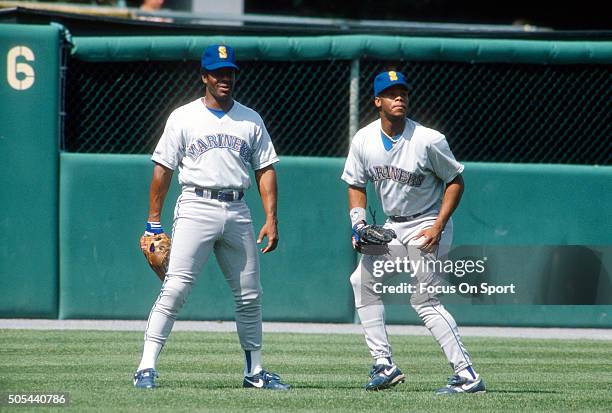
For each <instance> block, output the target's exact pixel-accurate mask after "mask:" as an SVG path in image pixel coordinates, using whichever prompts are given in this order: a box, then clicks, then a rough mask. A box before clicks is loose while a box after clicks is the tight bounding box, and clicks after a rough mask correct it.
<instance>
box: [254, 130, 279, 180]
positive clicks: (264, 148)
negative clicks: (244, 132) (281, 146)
mask: <svg viewBox="0 0 612 413" xmlns="http://www.w3.org/2000/svg"><path fill="white" fill-rule="evenodd" d="M276 162H278V156H277V155H276V151H275V150H274V145H273V144H272V139H271V138H270V134H269V133H268V130H267V129H266V125H265V124H264V123H263V120H261V122H258V123H257V124H256V125H255V142H254V145H253V153H252V154H251V165H252V167H253V170H255V171H257V170H259V169H263V168H265V167H266V166H269V165H272V164H274V163H276Z"/></svg>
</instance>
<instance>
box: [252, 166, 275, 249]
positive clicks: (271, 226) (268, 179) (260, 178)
mask: <svg viewBox="0 0 612 413" xmlns="http://www.w3.org/2000/svg"><path fill="white" fill-rule="evenodd" d="M255 180H256V181H257V188H258V189H259V195H260V196H261V203H262V205H263V208H264V211H265V213H266V222H265V224H264V225H263V227H262V228H261V231H259V237H258V238H257V243H258V244H259V243H261V242H262V241H263V239H264V238H265V237H267V238H268V245H267V246H266V247H264V248H262V249H261V251H262V252H263V253H264V254H265V253H267V252H271V251H274V249H276V246H277V245H278V224H277V218H276V204H277V197H278V188H277V184H276V171H275V170H274V166H272V165H270V166H267V167H265V168H262V169H259V170H257V171H255Z"/></svg>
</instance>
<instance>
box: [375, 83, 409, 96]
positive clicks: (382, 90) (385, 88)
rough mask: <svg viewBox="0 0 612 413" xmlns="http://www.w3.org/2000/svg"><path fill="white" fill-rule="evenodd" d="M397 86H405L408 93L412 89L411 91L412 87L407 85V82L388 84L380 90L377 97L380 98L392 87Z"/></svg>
mask: <svg viewBox="0 0 612 413" xmlns="http://www.w3.org/2000/svg"><path fill="white" fill-rule="evenodd" d="M397 85H400V86H404V87H405V88H406V90H407V91H410V89H411V88H410V85H409V84H408V83H406V82H394V83H390V84H388V85H387V86H385V87H383V88H382V89H380V90H379V91H377V92H376V94H375V95H376V96H379V95H380V94H381V93H382V92H384V91H385V90H387V89H389V88H390V87H393V86H397Z"/></svg>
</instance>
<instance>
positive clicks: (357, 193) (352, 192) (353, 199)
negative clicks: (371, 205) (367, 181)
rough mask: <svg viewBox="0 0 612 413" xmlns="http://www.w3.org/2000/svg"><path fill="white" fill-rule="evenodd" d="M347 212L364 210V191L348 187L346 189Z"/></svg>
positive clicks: (365, 202)
mask: <svg viewBox="0 0 612 413" xmlns="http://www.w3.org/2000/svg"><path fill="white" fill-rule="evenodd" d="M348 198H349V211H350V210H351V209H353V208H365V207H366V204H367V202H368V197H367V195H366V189H365V188H361V187H359V186H353V185H349V188H348Z"/></svg>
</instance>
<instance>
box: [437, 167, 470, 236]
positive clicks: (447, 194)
mask: <svg viewBox="0 0 612 413" xmlns="http://www.w3.org/2000/svg"><path fill="white" fill-rule="evenodd" d="M464 187H465V184H464V183H463V176H461V174H459V175H457V176H456V177H455V179H453V180H452V181H450V182H449V183H448V184H446V188H445V189H444V196H443V197H442V205H441V206H440V213H439V214H438V218H437V219H436V222H435V224H434V225H436V226H438V227H440V229H441V230H443V229H444V227H446V223H447V222H448V220H449V219H450V217H451V215H452V214H453V212H455V209H457V206H458V205H459V201H461V196H462V195H463V188H464Z"/></svg>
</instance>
